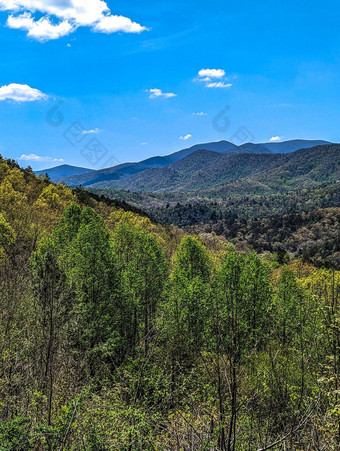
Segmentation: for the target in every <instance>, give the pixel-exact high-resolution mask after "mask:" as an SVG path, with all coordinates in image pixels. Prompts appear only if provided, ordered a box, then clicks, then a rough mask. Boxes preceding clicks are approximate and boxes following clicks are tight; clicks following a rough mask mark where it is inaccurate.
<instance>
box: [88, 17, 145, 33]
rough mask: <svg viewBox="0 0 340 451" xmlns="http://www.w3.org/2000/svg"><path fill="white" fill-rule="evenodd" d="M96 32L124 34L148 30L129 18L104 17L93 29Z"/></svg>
mask: <svg viewBox="0 0 340 451" xmlns="http://www.w3.org/2000/svg"><path fill="white" fill-rule="evenodd" d="M93 29H94V30H95V31H98V32H100V33H117V32H118V31H121V32H123V33H141V32H142V31H145V30H147V28H146V27H142V25H140V24H139V23H137V22H132V20H131V19H129V18H128V17H123V16H104V17H103V18H102V19H101V20H100V21H99V22H98V23H96V24H95V26H94V27H93Z"/></svg>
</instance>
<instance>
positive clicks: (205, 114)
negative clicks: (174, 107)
mask: <svg viewBox="0 0 340 451" xmlns="http://www.w3.org/2000/svg"><path fill="white" fill-rule="evenodd" d="M192 114H193V116H207V113H203V111H200V112H198V113H192Z"/></svg>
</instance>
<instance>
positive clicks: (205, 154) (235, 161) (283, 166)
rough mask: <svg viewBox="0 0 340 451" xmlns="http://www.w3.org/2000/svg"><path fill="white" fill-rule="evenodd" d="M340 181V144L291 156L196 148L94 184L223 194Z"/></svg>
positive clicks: (158, 190) (254, 192)
mask: <svg viewBox="0 0 340 451" xmlns="http://www.w3.org/2000/svg"><path fill="white" fill-rule="evenodd" d="M339 179H340V146H339V145H337V144H331V145H325V146H317V147H314V148H311V149H301V150H298V151H296V152H293V153H290V154H252V153H250V154H248V153H241V154H234V153H232V154H218V153H216V152H209V151H204V150H200V151H196V152H194V153H193V154H191V155H189V156H187V157H185V158H184V159H182V160H180V161H179V162H176V163H173V164H171V165H168V166H166V167H165V168H160V169H152V170H148V171H144V172H141V173H139V174H136V175H134V176H131V177H129V178H127V179H124V180H120V181H116V182H113V181H110V182H106V183H97V184H95V185H93V187H95V188H112V189H117V188H119V189H125V190H130V191H145V192H148V191H150V192H178V191H182V192H190V191H195V190H200V192H199V194H200V195H205V196H207V197H224V196H226V195H235V194H239V195H246V194H251V193H253V194H261V193H274V192H281V191H288V190H293V189H302V188H310V187H315V186H318V185H320V184H323V183H330V182H333V181H337V180H339Z"/></svg>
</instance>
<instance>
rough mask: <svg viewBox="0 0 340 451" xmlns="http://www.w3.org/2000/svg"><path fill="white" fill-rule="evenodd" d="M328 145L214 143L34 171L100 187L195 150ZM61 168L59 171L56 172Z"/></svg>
mask: <svg viewBox="0 0 340 451" xmlns="http://www.w3.org/2000/svg"><path fill="white" fill-rule="evenodd" d="M323 144H329V143H328V142H327V141H322V140H292V141H285V142H279V143H262V144H261V143H260V144H253V143H246V144H243V145H241V146H237V145H236V144H234V143H231V142H229V141H217V142H209V143H202V144H196V145H194V146H192V147H189V148H186V149H183V150H179V151H177V152H174V153H172V154H170V155H166V156H155V157H151V158H148V159H146V160H143V161H141V162H136V163H123V164H119V165H117V166H113V167H111V168H106V169H100V170H91V169H85V168H75V167H72V166H69V168H72V171H71V170H70V171H69V172H65V171H64V170H63V169H62V168H65V167H67V165H62V166H58V167H56V168H52V169H46V170H44V171H37V172H36V173H37V174H39V173H48V174H49V176H50V177H51V180H52V181H54V182H62V183H65V184H66V185H69V186H79V185H82V186H85V187H88V186H100V185H101V184H102V186H104V185H106V184H107V182H111V181H118V180H122V179H127V178H130V177H132V176H135V175H136V174H138V173H142V172H144V171H147V170H149V169H159V168H163V167H166V166H168V165H171V164H174V163H176V162H178V161H181V160H182V159H184V158H186V157H188V156H189V155H191V154H193V153H195V152H196V151H198V150H206V151H212V152H215V153H220V154H226V153H228V154H231V153H233V154H236V153H254V154H272V153H289V152H294V151H296V150H299V149H302V148H307V147H314V146H317V145H323ZM59 169H61V170H59Z"/></svg>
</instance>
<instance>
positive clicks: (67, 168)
mask: <svg viewBox="0 0 340 451" xmlns="http://www.w3.org/2000/svg"><path fill="white" fill-rule="evenodd" d="M91 172H94V170H93V169H88V168H81V167H78V166H71V165H69V164H62V165H61V166H56V167H54V168H51V169H43V170H41V171H35V174H36V175H41V174H42V175H44V174H48V176H49V177H50V179H51V181H52V182H54V183H58V182H60V181H61V180H62V179H64V178H65V177H69V176H73V175H82V174H88V173H91Z"/></svg>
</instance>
